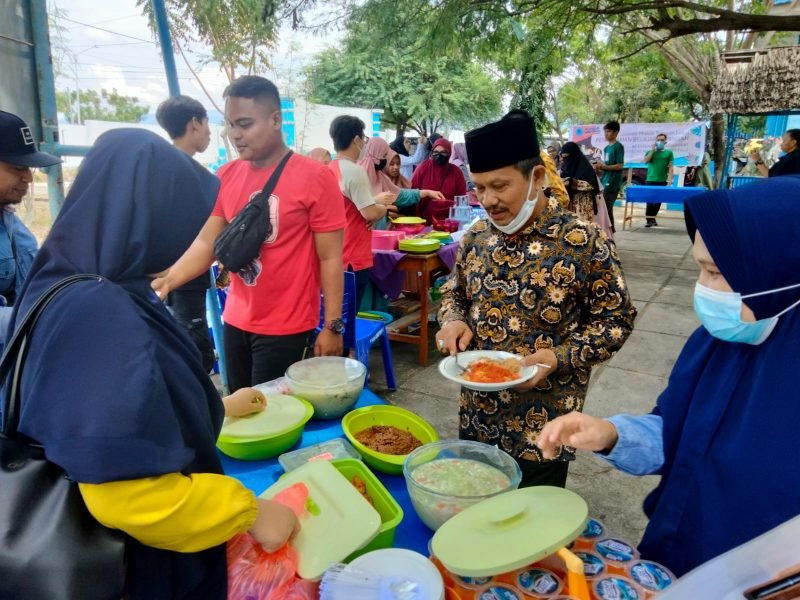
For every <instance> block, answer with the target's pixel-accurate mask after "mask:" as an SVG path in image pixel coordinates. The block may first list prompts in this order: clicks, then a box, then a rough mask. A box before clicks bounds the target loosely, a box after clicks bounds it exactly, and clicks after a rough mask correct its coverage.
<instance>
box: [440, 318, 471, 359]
mask: <svg viewBox="0 0 800 600" xmlns="http://www.w3.org/2000/svg"><path fill="white" fill-rule="evenodd" d="M471 341H472V330H471V329H470V328H469V325H467V324H466V323H464V321H448V322H447V323H445V324H444V325H443V326H442V328H441V329H440V330H439V331H438V332H437V333H436V347H437V348H439V352H442V353H444V354H449V355H450V356H455V355H456V354H458V353H459V352H464V351H465V350H466V349H467V348H469V344H470V342H471Z"/></svg>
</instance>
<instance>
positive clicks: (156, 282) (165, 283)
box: [150, 270, 172, 302]
mask: <svg viewBox="0 0 800 600" xmlns="http://www.w3.org/2000/svg"><path fill="white" fill-rule="evenodd" d="M150 287H151V288H153V291H154V292H155V293H156V296H158V298H159V299H160V300H161V301H162V302H164V301H165V300H166V299H167V296H169V293H170V292H171V291H172V285H171V283H170V280H169V270H166V271H162V272H161V273H159V274H158V275H156V276H155V278H154V279H153V281H151V282H150Z"/></svg>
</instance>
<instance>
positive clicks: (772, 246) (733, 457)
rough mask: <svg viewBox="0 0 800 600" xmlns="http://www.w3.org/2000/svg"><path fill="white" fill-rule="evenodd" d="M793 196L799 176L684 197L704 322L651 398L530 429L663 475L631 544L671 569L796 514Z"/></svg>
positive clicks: (798, 249) (799, 234)
mask: <svg viewBox="0 0 800 600" xmlns="http://www.w3.org/2000/svg"><path fill="white" fill-rule="evenodd" d="M799 200H800V177H776V178H772V179H768V180H766V181H764V182H759V183H755V184H753V185H750V186H746V187H741V188H736V189H733V190H718V191H714V192H709V193H706V194H701V195H698V196H693V197H692V198H691V199H690V200H688V201H687V205H688V209H689V212H690V214H691V216H692V217H693V218H692V219H687V223H690V224H689V229H690V234H692V235H693V239H694V257H695V260H696V261H697V263H698V265H699V266H700V275H699V277H698V282H697V286H696V289H695V300H694V304H695V312H696V313H697V316H698V317H699V319H700V322H701V323H702V325H703V326H702V327H700V328H699V329H698V330H697V331H695V332H694V334H693V335H692V336H691V337H690V338H689V340H688V341H687V342H686V346H684V349H683V351H682V352H681V355H680V357H679V358H678V361H677V363H676V364H675V367H674V368H673V370H672V374H671V375H670V378H669V384H668V386H667V389H666V390H665V391H664V393H663V394H661V397H660V398H659V399H658V403H657V405H656V407H655V409H654V410H653V412H652V413H651V414H649V415H643V416H638V417H635V416H630V415H618V416H615V417H611V418H610V419H608V420H604V419H597V418H595V417H591V416H589V415H583V414H578V413H571V414H569V415H566V416H564V417H561V418H559V419H556V420H554V421H552V422H550V423H548V425H547V426H546V427H545V428H544V429H543V430H542V433H541V436H540V441H539V445H540V447H541V448H542V450H543V451H544V452H545V455H547V454H552V453H554V451H557V449H558V446H559V445H561V444H564V445H568V446H575V447H578V448H583V449H586V450H594V451H596V452H599V453H600V454H599V456H601V457H603V458H605V459H606V460H608V461H609V462H610V463H611V464H613V465H614V466H616V467H617V468H618V469H620V470H623V471H625V472H628V473H631V474H634V475H644V474H650V473H659V474H661V482H660V484H659V485H658V487H657V488H656V489H655V491H653V493H652V494H651V495H650V496H649V497H648V498H647V500H646V501H645V505H644V508H645V512H646V513H647V515H648V516H649V517H650V522H649V524H648V526H647V529H646V530H645V533H644V538H643V539H642V542H641V544H640V546H639V550H640V551H641V554H642V557H643V558H647V559H651V560H655V561H657V562H660V563H662V564H664V565H666V566H667V567H669V568H670V569H672V571H674V572H675V574H676V575H679V576H680V575H683V574H684V573H686V572H687V571H689V570H691V569H693V568H694V567H696V566H698V565H700V564H702V563H704V562H706V561H708V560H710V559H712V558H714V557H715V556H718V555H719V554H722V553H724V552H726V551H728V550H730V549H731V548H734V547H736V546H738V545H741V544H743V543H745V542H747V541H749V540H751V539H753V538H754V537H756V536H758V535H760V534H762V533H764V532H766V531H768V530H769V529H772V528H773V527H776V526H777V525H779V524H781V523H783V522H784V521H788V520H789V519H791V518H792V517H794V516H796V515H797V514H800V469H798V468H797V465H796V464H795V463H796V461H797V458H798V456H800V436H798V435H797V427H798V423H800V398H798V392H797V390H798V385H797V378H798V373H800V351H798V343H800V202H798V201H799ZM692 221H693V223H692ZM695 229H696V232H695Z"/></svg>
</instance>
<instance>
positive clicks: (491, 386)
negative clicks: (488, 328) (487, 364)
mask: <svg viewBox="0 0 800 600" xmlns="http://www.w3.org/2000/svg"><path fill="white" fill-rule="evenodd" d="M456 358H457V359H458V364H459V365H461V366H462V367H467V366H469V365H470V363H472V362H473V361H475V360H477V359H479V358H492V359H495V360H497V359H503V358H517V359H519V358H520V357H519V356H518V355H516V354H512V353H511V352H500V351H497V350H469V351H467V352H460V353H459V354H458V355H456V356H448V357H447V358H445V359H444V360H443V361H442V362H440V363H439V373H441V374H442V375H444V376H445V377H446V378H447V379H449V380H450V381H455V382H456V383H460V384H461V385H462V386H464V387H465V388H467V389H470V390H477V391H479V392H499V391H500V390H507V389H508V388H512V387H514V386H517V385H519V384H521V383H525V382H526V381H528V380H529V379H530V378H531V377H533V376H534V375H536V372H537V371H538V370H539V367H536V366H530V367H522V370H521V371H520V376H519V379H515V380H514V381H504V382H503V383H475V382H474V381H467V380H466V379H464V377H463V371H462V370H461V369H459V368H458V367H457V366H456Z"/></svg>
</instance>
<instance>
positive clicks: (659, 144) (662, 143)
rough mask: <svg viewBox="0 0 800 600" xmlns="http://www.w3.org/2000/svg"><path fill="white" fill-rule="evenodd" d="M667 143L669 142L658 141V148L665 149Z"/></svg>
mask: <svg viewBox="0 0 800 600" xmlns="http://www.w3.org/2000/svg"><path fill="white" fill-rule="evenodd" d="M666 145H667V142H662V141H658V142H656V148H657V149H659V150H663V149H664V146H666Z"/></svg>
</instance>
